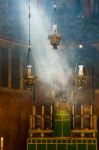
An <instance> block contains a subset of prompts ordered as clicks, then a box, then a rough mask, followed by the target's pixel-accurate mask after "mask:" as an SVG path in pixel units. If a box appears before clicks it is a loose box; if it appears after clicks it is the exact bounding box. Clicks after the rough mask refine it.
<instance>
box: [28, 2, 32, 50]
mask: <svg viewBox="0 0 99 150" xmlns="http://www.w3.org/2000/svg"><path fill="white" fill-rule="evenodd" d="M30 9H31V8H30V0H29V16H28V17H29V48H30V46H31V41H30V38H31V37H30V36H31V35H30V25H31V22H30V21H31V20H30V19H31V13H30V11H31V10H30Z"/></svg>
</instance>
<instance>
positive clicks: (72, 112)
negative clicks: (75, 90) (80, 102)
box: [72, 105, 74, 115]
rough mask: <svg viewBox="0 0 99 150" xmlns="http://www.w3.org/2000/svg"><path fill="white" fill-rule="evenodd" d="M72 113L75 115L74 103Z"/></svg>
mask: <svg viewBox="0 0 99 150" xmlns="http://www.w3.org/2000/svg"><path fill="white" fill-rule="evenodd" d="M72 113H73V115H74V105H73V106H72Z"/></svg>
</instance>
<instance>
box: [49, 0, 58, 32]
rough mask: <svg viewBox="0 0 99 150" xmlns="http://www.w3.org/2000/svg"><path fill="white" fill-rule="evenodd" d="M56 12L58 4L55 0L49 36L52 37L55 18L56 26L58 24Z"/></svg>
mask: <svg viewBox="0 0 99 150" xmlns="http://www.w3.org/2000/svg"><path fill="white" fill-rule="evenodd" d="M56 11H57V2H56V0H55V4H54V5H53V13H52V18H51V24H50V29H49V35H50V32H51V29H52V25H53V21H54V18H55V24H57V21H56V17H57V16H56Z"/></svg>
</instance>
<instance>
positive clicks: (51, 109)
mask: <svg viewBox="0 0 99 150" xmlns="http://www.w3.org/2000/svg"><path fill="white" fill-rule="evenodd" d="M52 113H53V107H52V106H51V116H52Z"/></svg>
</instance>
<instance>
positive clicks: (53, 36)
mask: <svg viewBox="0 0 99 150" xmlns="http://www.w3.org/2000/svg"><path fill="white" fill-rule="evenodd" d="M53 8H54V13H53V14H54V16H53V17H52V22H51V27H50V32H51V33H49V35H48V39H49V40H50V44H51V45H52V46H53V49H57V46H58V45H59V44H60V40H61V38H62V36H61V35H59V34H58V26H57V20H56V5H54V6H53ZM53 18H54V19H53Z"/></svg>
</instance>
